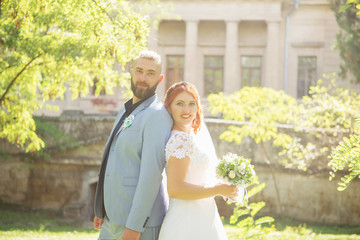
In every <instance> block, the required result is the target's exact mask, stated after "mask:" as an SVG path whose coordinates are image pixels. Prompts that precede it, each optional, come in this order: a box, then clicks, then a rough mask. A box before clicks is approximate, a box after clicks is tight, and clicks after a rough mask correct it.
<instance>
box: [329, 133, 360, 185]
mask: <svg viewBox="0 0 360 240" xmlns="http://www.w3.org/2000/svg"><path fill="white" fill-rule="evenodd" d="M330 159H331V161H330V162H329V166H331V168H332V172H330V180H332V179H333V178H334V177H335V172H337V171H339V170H344V169H346V168H348V170H349V174H347V175H345V176H344V177H342V178H341V182H339V185H340V186H339V187H338V190H339V191H343V190H345V189H346V188H347V187H348V185H349V183H350V182H351V181H352V180H353V179H355V178H356V177H359V178H360V135H359V134H354V135H350V137H349V138H346V137H345V138H344V139H343V141H342V142H340V143H339V145H338V146H337V147H336V148H335V149H334V150H333V151H332V153H331V155H330Z"/></svg>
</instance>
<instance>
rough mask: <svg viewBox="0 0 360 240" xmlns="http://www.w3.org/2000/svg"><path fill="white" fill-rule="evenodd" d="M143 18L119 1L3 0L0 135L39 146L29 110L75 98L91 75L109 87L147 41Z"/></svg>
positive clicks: (27, 145) (101, 85)
mask: <svg viewBox="0 0 360 240" xmlns="http://www.w3.org/2000/svg"><path fill="white" fill-rule="evenodd" d="M148 33H149V29H148V19H145V16H142V15H141V14H139V13H136V12H135V11H133V9H132V6H131V5H130V4H129V2H128V1H124V0H115V1H112V0H104V1H99V0H90V1H83V0H61V1H60V0H52V1H41V0H29V1H25V0H9V1H2V2H1V12H0V56H1V58H0V79H1V82H0V138H4V139H7V140H8V141H9V142H11V143H17V144H19V145H20V146H21V147H25V148H26V152H35V151H38V150H39V149H41V148H42V147H44V142H43V141H42V140H41V139H40V138H39V136H37V134H36V133H35V130H36V125H35V122H34V119H33V118H32V115H33V113H34V112H35V111H37V110H38V109H41V108H43V107H44V106H46V105H45V102H46V101H47V100H54V99H56V98H60V99H63V98H64V93H65V90H66V86H68V87H69V89H70V90H71V91H72V97H73V98H76V97H78V96H79V94H80V93H82V94H87V93H88V91H89V87H90V86H92V85H93V80H94V79H95V78H96V79H97V86H96V94H99V92H100V90H101V89H103V88H104V89H105V90H106V92H107V93H111V92H112V89H113V88H114V87H115V86H117V85H120V86H123V85H124V84H126V80H127V79H128V76H127V75H125V74H119V73H118V72H117V71H116V70H115V69H114V64H115V62H118V63H120V64H121V65H122V66H125V64H126V63H128V62H129V61H130V60H131V59H133V58H134V57H135V56H136V55H137V54H138V52H139V51H140V50H142V49H144V48H145V46H146V41H147V35H148Z"/></svg>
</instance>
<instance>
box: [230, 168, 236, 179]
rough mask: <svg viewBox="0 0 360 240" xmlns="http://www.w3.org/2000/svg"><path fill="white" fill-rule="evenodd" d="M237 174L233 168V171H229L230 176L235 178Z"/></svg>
mask: <svg viewBox="0 0 360 240" xmlns="http://www.w3.org/2000/svg"><path fill="white" fill-rule="evenodd" d="M235 176H236V174H235V172H234V171H233V170H231V171H230V172H229V178H231V179H234V178H235Z"/></svg>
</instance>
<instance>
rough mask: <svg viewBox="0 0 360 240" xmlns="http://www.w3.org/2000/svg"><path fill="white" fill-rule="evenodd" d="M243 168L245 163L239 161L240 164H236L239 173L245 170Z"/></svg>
mask: <svg viewBox="0 0 360 240" xmlns="http://www.w3.org/2000/svg"><path fill="white" fill-rule="evenodd" d="M245 168H246V165H245V163H241V164H240V166H238V171H239V172H241V173H243V172H244V170H245Z"/></svg>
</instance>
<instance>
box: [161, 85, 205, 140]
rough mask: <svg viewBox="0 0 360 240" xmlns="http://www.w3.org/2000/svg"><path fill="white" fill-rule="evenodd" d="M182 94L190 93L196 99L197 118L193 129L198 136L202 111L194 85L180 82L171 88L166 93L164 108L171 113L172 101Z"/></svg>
mask: <svg viewBox="0 0 360 240" xmlns="http://www.w3.org/2000/svg"><path fill="white" fill-rule="evenodd" d="M182 92H187V93H189V94H190V95H191V96H192V97H193V98H194V99H195V102H196V106H197V112H196V117H195V119H194V120H193V122H192V128H193V130H194V133H195V134H196V133H197V132H198V131H199V129H200V126H201V117H202V109H201V104H200V97H199V93H198V91H197V90H196V87H195V86H194V85H193V84H191V83H188V82H178V83H175V84H173V85H172V86H171V87H169V89H168V90H167V91H166V94H165V99H164V106H165V108H166V109H167V110H168V112H170V105H171V103H172V101H174V99H175V98H176V96H177V95H179V94H180V93H182Z"/></svg>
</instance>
